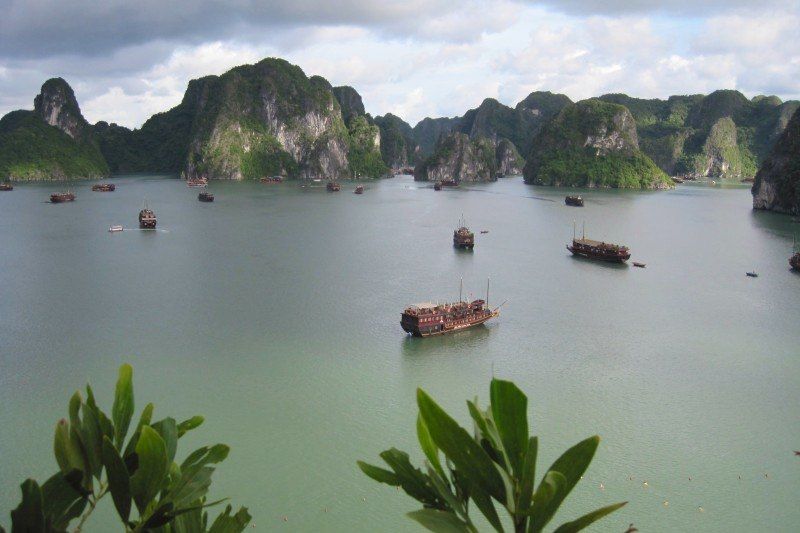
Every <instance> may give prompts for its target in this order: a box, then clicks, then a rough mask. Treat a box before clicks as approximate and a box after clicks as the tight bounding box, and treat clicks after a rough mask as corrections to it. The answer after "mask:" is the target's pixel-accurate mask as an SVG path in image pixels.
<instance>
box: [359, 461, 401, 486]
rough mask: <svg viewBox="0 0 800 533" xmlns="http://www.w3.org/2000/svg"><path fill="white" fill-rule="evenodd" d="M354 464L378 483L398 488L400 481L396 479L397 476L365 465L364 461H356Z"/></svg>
mask: <svg viewBox="0 0 800 533" xmlns="http://www.w3.org/2000/svg"><path fill="white" fill-rule="evenodd" d="M356 463H357V464H358V467H359V468H360V469H361V471H362V472H364V473H365V474H366V475H368V476H369V477H371V478H372V479H374V480H375V481H377V482H378V483H386V484H387V485H391V486H393V487H399V486H400V480H399V479H397V476H396V475H395V474H394V473H393V472H389V471H388V470H384V469H383V468H380V467H377V466H373V465H371V464H368V463H365V462H364V461H356Z"/></svg>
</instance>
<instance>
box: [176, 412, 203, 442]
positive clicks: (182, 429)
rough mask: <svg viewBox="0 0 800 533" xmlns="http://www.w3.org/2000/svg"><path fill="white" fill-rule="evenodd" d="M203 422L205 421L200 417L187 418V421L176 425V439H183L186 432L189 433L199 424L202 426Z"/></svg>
mask: <svg viewBox="0 0 800 533" xmlns="http://www.w3.org/2000/svg"><path fill="white" fill-rule="evenodd" d="M204 420H205V419H204V418H203V417H202V416H200V415H197V416H193V417H192V418H189V419H187V420H184V421H183V422H181V423H180V424H178V438H181V437H183V435H184V434H185V433H186V432H187V431H191V430H193V429H195V428H197V427H199V426H200V424H202V423H203V421H204Z"/></svg>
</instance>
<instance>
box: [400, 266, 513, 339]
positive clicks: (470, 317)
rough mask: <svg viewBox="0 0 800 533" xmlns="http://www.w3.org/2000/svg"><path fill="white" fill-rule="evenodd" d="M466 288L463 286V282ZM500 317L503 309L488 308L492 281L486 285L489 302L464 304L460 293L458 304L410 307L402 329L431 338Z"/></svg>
mask: <svg viewBox="0 0 800 533" xmlns="http://www.w3.org/2000/svg"><path fill="white" fill-rule="evenodd" d="M462 287H463V283H462ZM499 315H500V307H497V308H495V309H491V308H490V307H489V282H488V280H487V282H486V300H473V301H471V302H465V301H463V300H462V298H461V291H459V295H458V302H455V303H444V304H434V303H422V304H416V305H411V306H409V307H407V308H406V310H405V311H403V314H402V315H401V317H400V326H401V327H402V328H403V331H405V332H406V333H410V334H411V335H413V336H414V337H431V336H433V335H443V334H445V333H453V332H455V331H462V330H465V329H468V328H471V327H473V326H478V325H480V324H483V323H484V322H486V321H487V320H490V319H492V318H494V317H496V316H499Z"/></svg>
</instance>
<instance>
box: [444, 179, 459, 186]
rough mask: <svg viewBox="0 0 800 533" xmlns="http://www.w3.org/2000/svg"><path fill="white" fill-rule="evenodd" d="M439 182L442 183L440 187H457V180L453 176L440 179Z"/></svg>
mask: <svg viewBox="0 0 800 533" xmlns="http://www.w3.org/2000/svg"><path fill="white" fill-rule="evenodd" d="M439 183H441V184H442V187H458V182H457V181H456V180H454V179H453V178H448V179H446V180H441V181H440V182H439Z"/></svg>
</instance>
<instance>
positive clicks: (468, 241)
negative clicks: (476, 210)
mask: <svg viewBox="0 0 800 533" xmlns="http://www.w3.org/2000/svg"><path fill="white" fill-rule="evenodd" d="M458 223H459V227H458V228H457V229H456V230H455V231H453V246H455V247H456V248H467V249H469V250H472V248H473V247H474V246H475V234H474V233H472V232H471V231H470V230H469V228H467V226H466V222H464V219H463V217H462V219H461V220H459V222H458Z"/></svg>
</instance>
